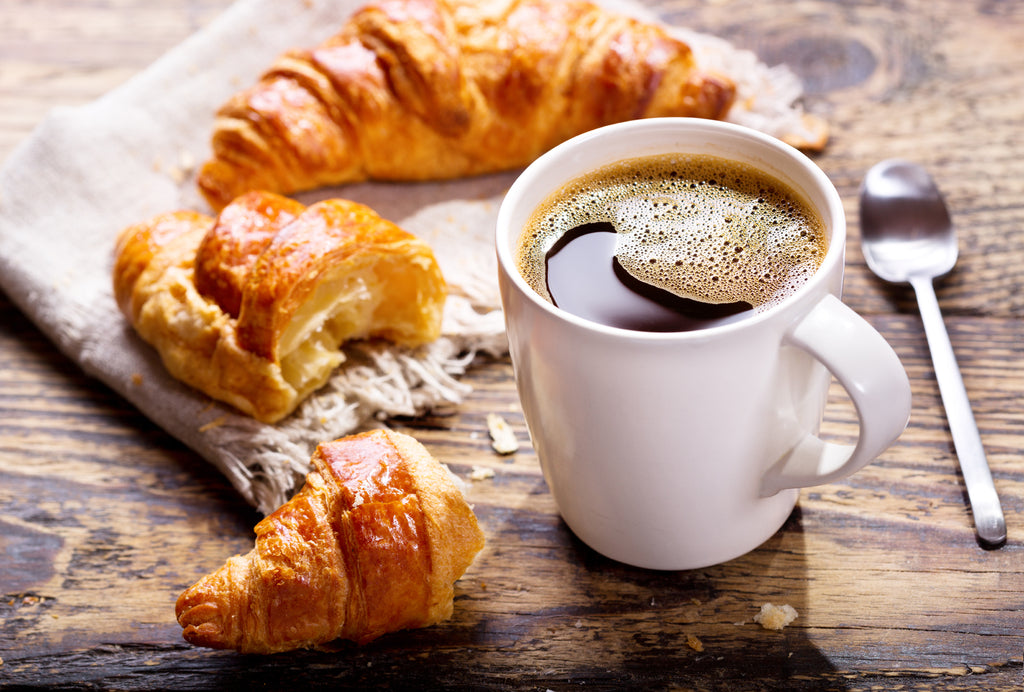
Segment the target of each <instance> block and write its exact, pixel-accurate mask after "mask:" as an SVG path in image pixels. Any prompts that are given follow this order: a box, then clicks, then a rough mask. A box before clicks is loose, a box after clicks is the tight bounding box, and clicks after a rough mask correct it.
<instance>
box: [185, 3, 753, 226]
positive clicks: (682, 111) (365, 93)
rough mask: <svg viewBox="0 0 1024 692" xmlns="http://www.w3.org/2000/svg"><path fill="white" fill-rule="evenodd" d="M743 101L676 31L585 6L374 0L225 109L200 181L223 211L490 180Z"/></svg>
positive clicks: (716, 113) (720, 112)
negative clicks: (312, 194)
mask: <svg viewBox="0 0 1024 692" xmlns="http://www.w3.org/2000/svg"><path fill="white" fill-rule="evenodd" d="M735 90H736V88H735V85H734V83H733V81H732V80H730V79H728V78H726V77H723V76H719V75H712V74H708V73H704V72H702V71H700V70H699V69H698V67H697V65H696V64H695V60H694V57H693V53H692V51H691V49H690V47H689V46H688V45H687V44H686V43H684V42H682V41H679V40H677V39H675V38H673V37H671V36H670V35H669V34H668V33H667V32H666V31H665V29H664V28H662V27H660V26H657V25H655V24H650V23H645V22H641V21H638V20H636V19H632V18H629V17H626V16H624V15H619V14H615V13H612V12H609V11H607V10H605V9H602V8H600V7H598V6H597V5H594V4H591V3H589V2H584V1H579V0H568V1H563V0H378V1H377V2H376V3H374V4H371V5H368V6H366V7H364V8H363V9H361V10H359V11H357V12H356V13H355V14H354V15H353V16H352V17H351V18H350V19H349V21H348V22H347V23H346V24H345V25H344V26H343V27H342V29H341V30H340V32H339V33H337V34H336V35H334V36H333V37H331V38H329V39H328V40H326V41H325V42H324V43H322V44H321V45H319V46H318V47H316V48H313V49H312V50H298V49H296V50H291V51H288V52H286V53H284V54H283V55H281V56H280V57H279V58H278V59H277V60H276V62H275V63H274V64H273V65H272V66H271V67H270V69H269V70H268V71H267V72H266V73H265V74H264V75H263V77H262V78H261V79H260V81H259V82H258V83H257V84H256V85H255V86H253V87H251V88H249V89H247V90H245V91H242V92H241V93H238V94H236V95H235V96H234V97H233V98H231V99H230V100H229V101H228V102H227V103H226V104H225V105H224V106H223V107H222V108H221V109H220V110H219V112H218V114H217V119H216V122H215V126H214V134H213V141H212V148H213V157H212V159H211V160H209V161H208V162H206V163H205V165H203V166H202V168H201V170H200V173H199V176H198V184H199V188H200V190H201V192H202V193H203V195H204V196H205V197H206V198H207V200H208V201H209V202H210V204H211V205H212V206H213V207H214V208H215V209H219V208H220V207H222V206H224V204H226V203H227V202H228V201H229V200H231V199H233V198H234V197H236V196H237V195H239V194H241V193H243V192H245V191H247V190H250V189H266V190H271V191H275V192H280V193H286V194H287V193H291V192H297V191H300V190H308V189H312V188H317V187H322V186H329V185H340V184H345V183H352V182H357V181H362V180H366V179H377V180H403V181H416V180H436V179H446V178H456V177H463V176H470V175H476V174H482V173H491V172H495V171H500V170H508V169H512V168H517V167H522V166H525V165H526V164H528V163H530V162H531V161H532V160H533V159H534V158H536V157H537V156H538V155H540V154H541V153H543V152H544V151H546V150H547V149H550V148H551V147H553V146H555V145H556V144H558V143H560V142H562V141H564V140H566V139H569V138H570V137H573V136H575V135H577V134H580V133H582V132H585V131H588V130H591V129H593V128H596V127H599V126H602V125H607V124H611V123H614V122H619V121H623V120H631V119H636V118H648V117H656V116H692V117H702V118H722V117H724V116H725V115H726V113H727V112H728V110H729V108H730V106H731V105H732V102H733V100H734V98H735Z"/></svg>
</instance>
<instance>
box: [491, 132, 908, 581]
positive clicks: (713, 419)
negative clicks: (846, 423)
mask: <svg viewBox="0 0 1024 692" xmlns="http://www.w3.org/2000/svg"><path fill="white" fill-rule="evenodd" d="M672 152H688V153H694V154H711V155H715V156H719V157H725V158H729V159H733V160H738V161H741V162H745V163H747V164H750V165H753V166H756V167H758V168H760V169H762V170H764V171H766V172H768V173H770V174H771V175H773V176H775V177H776V178H779V179H781V180H783V181H784V182H787V183H788V184H789V185H790V186H791V187H793V188H795V189H796V190H797V191H799V192H801V193H802V194H803V196H804V197H805V198H806V199H807V201H808V202H810V204H811V205H813V207H814V208H815V209H816V210H817V211H818V213H819V214H820V215H821V217H822V220H823V221H824V223H825V226H826V228H827V232H828V251H827V253H826V255H825V258H824V260H823V262H822V264H821V266H820V267H819V269H818V271H817V272H816V273H815V274H814V275H813V276H812V277H811V278H810V279H809V280H808V281H807V283H805V284H804V285H803V286H802V287H801V288H800V289H798V290H797V291H796V292H795V293H794V294H793V295H791V296H789V297H788V298H786V299H784V300H782V301H780V303H779V304H777V305H775V306H773V307H771V308H770V309H768V310H765V311H763V312H759V313H757V314H755V315H752V316H750V317H749V318H747V319H744V320H740V321H737V322H734V323H731V324H726V325H722V326H717V327H713V328H708V329H703V330H699V331H689V332H677V333H653V332H638V331H629V330H624V329H617V328H614V327H608V326H604V325H602V324H598V323H595V322H591V321H588V320H585V319H583V318H580V317H577V316H575V315H573V314H570V313H568V312H565V311H563V310H561V309H559V308H557V307H555V306H554V305H553V304H551V303H550V302H548V301H546V300H545V299H543V298H541V297H540V296H539V295H538V294H537V293H536V292H535V291H534V290H533V289H532V288H530V286H529V285H527V283H526V282H525V281H524V279H523V278H522V276H521V275H520V274H519V272H518V270H517V268H516V247H517V243H518V241H519V236H520V233H521V232H522V230H523V228H524V227H525V225H526V222H527V220H528V219H529V217H530V216H531V214H532V213H533V211H534V210H535V209H536V208H537V207H538V206H539V205H540V204H541V202H542V201H544V199H545V198H547V197H548V195H550V194H551V193H553V192H555V191H556V190H557V189H558V188H560V187H561V186H562V185H563V184H564V183H566V182H568V181H569V180H571V179H573V178H576V177H578V176H580V175H581V174H584V173H588V172H591V171H594V170H595V169H597V168H599V167H602V166H604V165H606V164H609V163H613V162H615V161H619V160H623V159H628V158H634V157H640V156H645V155H655V154H664V153H672ZM496 243H497V254H498V266H499V270H498V273H499V282H500V286H501V296H502V303H503V306H504V310H505V320H506V327H507V331H508V337H509V350H510V352H511V356H512V364H513V367H514V370H515V376H516V384H517V387H518V391H519V397H520V400H521V402H522V406H523V413H524V415H525V417H526V423H527V426H528V428H529V430H530V436H531V438H532V441H533V445H534V448H535V450H536V452H537V456H538V457H539V459H540V463H541V466H542V469H543V472H544V477H545V480H546V481H547V484H548V486H549V488H550V489H551V492H552V493H553V495H554V498H555V502H556V503H557V506H558V510H559V512H560V514H561V515H562V517H563V519H564V520H565V522H566V524H568V526H569V527H570V528H571V529H572V531H573V532H574V533H575V534H576V535H577V536H578V537H579V538H580V539H581V540H583V541H584V542H585V543H587V544H588V545H589V546H590V547H592V548H593V549H595V550H597V551H598V552H600V553H602V554H604V555H606V556H608V557H610V558H613V559H615V560H618V561H621V562H624V563H627V564H631V565H634V566H638V567H646V568H652V569H672V570H675V569H692V568H698V567H704V566H708V565H712V564H717V563H720V562H724V561H726V560H730V559H732V558H734V557H738V556H740V555H742V554H744V553H746V552H748V551H750V550H753V549H754V548H756V547H757V546H759V545H760V544H761V543H763V542H764V541H765V540H767V539H768V538H769V537H771V536H772V534H774V533H775V532H776V531H777V530H778V529H779V528H780V527H781V526H782V525H783V523H785V521H786V518H787V517H788V516H789V514H790V512H791V511H792V509H793V507H794V506H795V504H796V501H797V496H798V492H799V491H798V489H799V488H801V487H807V486H812V485H820V484H824V483H829V482H831V481H834V480H837V479H839V478H843V477H845V476H848V475H850V474H852V473H853V472H855V471H857V470H858V469H859V468H861V467H862V466H864V465H865V464H867V463H868V462H870V461H871V460H873V459H874V458H875V457H877V456H878V455H879V454H880V453H882V452H883V451H884V450H885V449H886V448H887V447H888V446H889V445H890V444H892V442H893V441H895V440H896V438H898V437H899V435H900V433H901V432H902V431H903V429H904V428H905V426H906V423H907V420H908V418H909V415H910V384H909V381H908V379H907V375H906V372H905V371H904V369H903V367H902V365H901V364H900V361H899V359H898V357H897V356H896V354H895V353H894V352H893V350H892V348H891V347H890V346H889V345H888V344H887V343H886V341H885V340H884V339H883V338H882V336H881V335H880V334H878V332H877V331H875V330H874V328H872V327H871V326H870V325H869V324H868V323H867V322H866V321H865V320H864V319H863V318H861V317H860V316H858V315H857V314H856V313H854V312H853V311H852V310H850V309H849V308H848V307H846V306H845V305H844V304H843V303H842V302H841V301H840V299H839V295H840V292H841V288H842V280H843V268H844V266H843V265H844V254H845V245H846V221H845V217H844V214H843V208H842V204H841V201H840V198H839V194H838V193H837V192H836V189H835V187H834V186H833V185H832V184H831V183H830V181H829V180H828V178H827V177H826V176H825V174H824V173H823V172H822V171H821V170H820V169H819V168H818V167H817V166H816V165H815V164H814V163H813V162H811V161H810V160H809V159H808V158H807V157H806V156H804V155H803V154H801V153H800V152H799V151H797V150H796V149H794V148H792V147H790V146H788V145H786V144H783V143H782V142H780V141H778V140H777V139H775V138H772V137H769V136H767V135H764V134H761V133H759V132H756V131H753V130H750V129H747V128H744V127H739V126H736V125H731V124H727V123H721V122H714V121H708V120H696V119H689V118H658V119H649V120H638V121H632V122H627V123H622V124H618V125H611V126H608V127H604V128H601V129H598V130H594V131H591V132H589V133H586V134H583V135H580V136H578V137H576V138H574V139H572V140H570V141H568V142H566V143H564V144H562V145H560V146H558V147H556V148H555V149H553V150H551V151H549V152H548V153H547V154H545V155H543V156H541V157H540V158H539V159H537V160H536V161H535V162H534V163H533V164H532V165H530V166H529V167H528V168H527V169H526V170H525V171H524V172H523V173H522V175H521V176H520V177H519V178H518V179H517V180H516V182H515V183H514V184H513V185H512V187H511V188H510V190H509V192H508V194H507V195H506V196H505V199H504V201H503V202H502V205H501V208H500V210H499V213H498V221H497V238H496ZM830 373H831V375H834V376H835V378H836V379H837V380H838V381H839V383H840V384H842V386H843V387H845V389H846V391H847V392H848V393H849V396H850V398H851V399H852V401H853V404H854V406H855V408H856V411H857V417H858V419H859V426H860V429H859V436H858V439H857V443H856V445H855V446H847V445H840V444H836V443H833V442H826V441H824V440H822V439H820V438H819V437H818V431H819V428H820V423H821V420H822V415H823V410H824V407H825V401H826V397H827V392H828V387H829V383H830Z"/></svg>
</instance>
